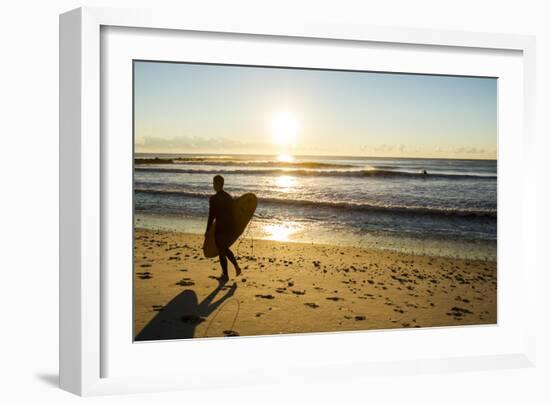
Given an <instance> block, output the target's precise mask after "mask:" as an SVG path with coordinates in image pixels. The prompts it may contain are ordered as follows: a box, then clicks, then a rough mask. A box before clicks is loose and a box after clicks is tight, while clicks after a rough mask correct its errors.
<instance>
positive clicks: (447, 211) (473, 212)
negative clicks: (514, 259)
mask: <svg viewBox="0 0 550 403" xmlns="http://www.w3.org/2000/svg"><path fill="white" fill-rule="evenodd" d="M134 191H135V192H136V193H146V194H157V195H174V196H185V197H192V198H201V199H204V198H208V197H209V196H210V194H208V193H202V192H189V191H185V190H176V189H170V190H158V189H140V188H136V189H134ZM258 200H259V202H260V203H267V204H275V205H283V206H302V207H314V208H319V207H321V208H322V207H324V208H334V209H344V210H348V211H364V212H369V211H374V212H386V213H395V214H413V215H436V216H449V217H486V218H496V216H497V212H496V210H494V209H459V208H439V207H421V206H388V205H377V204H370V203H354V202H342V201H325V200H305V199H283V198H276V197H259V198H258Z"/></svg>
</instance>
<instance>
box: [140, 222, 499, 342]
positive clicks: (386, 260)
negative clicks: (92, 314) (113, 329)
mask: <svg viewBox="0 0 550 403" xmlns="http://www.w3.org/2000/svg"><path fill="white" fill-rule="evenodd" d="M202 240H203V237H202V236H200V235H194V234H184V233H180V232H169V231H156V230H148V229H139V228H138V229H136V231H135V247H134V248H135V250H134V255H135V258H134V262H135V264H134V272H135V273H134V274H135V277H134V297H135V298H134V315H135V316H134V318H135V321H134V334H135V336H136V340H163V339H180V338H190V337H220V336H239V335H240V336H250V335H267V334H281V333H283V334H289V333H304V332H325V331H344V330H369V329H389V328H413V327H430V326H453V325H473V324H494V323H496V319H497V318H496V314H497V295H496V294H497V293H496V288H497V282H496V262H494V261H484V260H468V259H457V258H448V257H431V256H417V255H413V254H405V253H399V252H393V251H384V250H376V249H365V248H356V247H342V246H331V245H316V244H303V243H292V242H276V241H265V240H251V239H244V240H243V241H242V242H240V243H239V241H237V243H236V244H235V245H234V246H233V247H232V250H233V252H234V253H235V255H236V256H237V258H238V260H239V264H240V266H241V268H242V269H243V274H242V275H241V276H239V277H235V271H234V269H233V267H232V266H231V264H229V277H230V281H229V282H227V283H225V284H224V285H222V286H220V285H219V283H218V281H217V280H216V278H215V277H217V276H219V275H220V274H221V269H220V266H219V263H218V259H217V258H215V259H206V258H204V257H203V255H202Z"/></svg>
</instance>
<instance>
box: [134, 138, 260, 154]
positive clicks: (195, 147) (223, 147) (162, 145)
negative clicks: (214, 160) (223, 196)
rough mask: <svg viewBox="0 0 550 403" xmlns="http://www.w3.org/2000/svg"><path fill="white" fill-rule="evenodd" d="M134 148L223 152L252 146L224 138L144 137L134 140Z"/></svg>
mask: <svg viewBox="0 0 550 403" xmlns="http://www.w3.org/2000/svg"><path fill="white" fill-rule="evenodd" d="M136 146H137V148H139V149H141V150H145V151H148V150H151V151H166V152H180V151H185V152H192V151H205V150H209V151H224V152H225V151H227V150H235V149H243V148H249V147H251V146H253V145H251V144H247V143H243V142H241V141H237V140H231V139H227V138H224V137H211V138H205V137H197V136H178V137H169V138H166V137H153V136H146V137H143V138H141V139H139V140H136Z"/></svg>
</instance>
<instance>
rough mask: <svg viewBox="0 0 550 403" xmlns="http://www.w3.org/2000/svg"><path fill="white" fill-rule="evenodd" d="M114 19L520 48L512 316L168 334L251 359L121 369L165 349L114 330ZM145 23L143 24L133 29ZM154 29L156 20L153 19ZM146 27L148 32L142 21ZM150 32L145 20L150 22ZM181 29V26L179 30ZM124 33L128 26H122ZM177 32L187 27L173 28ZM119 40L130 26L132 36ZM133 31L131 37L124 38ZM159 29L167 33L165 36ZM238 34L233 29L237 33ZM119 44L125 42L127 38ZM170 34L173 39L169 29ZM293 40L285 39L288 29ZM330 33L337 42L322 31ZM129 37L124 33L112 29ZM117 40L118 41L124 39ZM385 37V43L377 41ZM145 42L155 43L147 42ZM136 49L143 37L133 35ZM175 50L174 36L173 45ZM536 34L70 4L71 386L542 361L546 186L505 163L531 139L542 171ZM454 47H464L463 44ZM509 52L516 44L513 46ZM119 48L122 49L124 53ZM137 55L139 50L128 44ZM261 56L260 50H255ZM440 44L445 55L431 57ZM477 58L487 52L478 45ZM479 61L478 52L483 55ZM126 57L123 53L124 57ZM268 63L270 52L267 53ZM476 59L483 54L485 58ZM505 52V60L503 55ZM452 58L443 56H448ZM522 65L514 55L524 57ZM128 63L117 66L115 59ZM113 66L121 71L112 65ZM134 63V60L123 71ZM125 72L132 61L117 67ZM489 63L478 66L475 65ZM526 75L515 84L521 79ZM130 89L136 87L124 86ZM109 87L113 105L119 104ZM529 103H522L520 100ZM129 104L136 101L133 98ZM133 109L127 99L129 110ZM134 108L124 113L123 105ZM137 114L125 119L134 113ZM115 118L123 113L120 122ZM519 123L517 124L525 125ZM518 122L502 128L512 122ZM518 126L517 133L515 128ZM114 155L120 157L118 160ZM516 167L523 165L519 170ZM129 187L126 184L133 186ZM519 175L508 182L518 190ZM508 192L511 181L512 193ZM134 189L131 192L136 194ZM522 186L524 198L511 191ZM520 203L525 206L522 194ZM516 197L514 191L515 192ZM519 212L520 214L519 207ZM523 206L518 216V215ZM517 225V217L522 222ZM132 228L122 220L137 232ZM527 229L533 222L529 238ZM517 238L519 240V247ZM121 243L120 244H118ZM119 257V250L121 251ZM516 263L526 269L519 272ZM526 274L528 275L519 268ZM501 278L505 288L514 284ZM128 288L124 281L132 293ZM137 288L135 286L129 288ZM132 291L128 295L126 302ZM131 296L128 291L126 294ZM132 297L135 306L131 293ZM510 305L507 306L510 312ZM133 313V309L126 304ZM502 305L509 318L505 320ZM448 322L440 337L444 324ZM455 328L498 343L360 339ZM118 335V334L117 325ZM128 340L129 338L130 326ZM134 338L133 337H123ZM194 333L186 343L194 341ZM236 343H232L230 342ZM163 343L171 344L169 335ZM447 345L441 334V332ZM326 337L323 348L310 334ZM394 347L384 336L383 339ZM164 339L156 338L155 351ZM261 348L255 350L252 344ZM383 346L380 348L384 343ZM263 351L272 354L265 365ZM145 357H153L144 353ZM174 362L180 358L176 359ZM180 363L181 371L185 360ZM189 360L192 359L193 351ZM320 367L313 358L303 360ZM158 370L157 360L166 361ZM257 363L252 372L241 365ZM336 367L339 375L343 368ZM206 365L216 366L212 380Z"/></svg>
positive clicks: (66, 156) (65, 97)
mask: <svg viewBox="0 0 550 403" xmlns="http://www.w3.org/2000/svg"><path fill="white" fill-rule="evenodd" d="M109 27H117V28H116V29H118V30H122V31H124V30H125V29H126V30H127V31H125V32H123V36H124V35H128V33H129V35H130V36H131V35H132V32H133V31H132V30H137V29H145V30H147V32H145V33H144V35H148V34H149V33H152V32H156V33H159V32H171V33H172V34H173V35H176V37H173V35H172V34H171V35H172V36H171V39H170V41H171V40H178V38H177V32H181V33H185V32H192V33H193V35H194V36H195V37H199V38H200V36H201V35H207V34H211V33H218V36H217V38H218V39H219V38H221V40H222V41H223V40H224V39H223V36H224V35H226V36H228V37H229V36H232V35H233V36H234V35H237V36H239V37H243V38H244V37H247V38H254V40H258V41H261V40H270V41H272V42H273V41H275V42H276V41H283V42H284V41H287V42H288V41H291V42H292V41H294V42H296V43H298V42H299V43H300V44H301V46H308V44H310V43H311V42H310V41H329V42H330V43H328V42H327V44H328V45H327V46H332V47H333V48H335V49H337V48H338V47H343V46H346V44H354V45H358V46H359V50H358V51H359V52H360V51H361V46H362V44H378V45H380V46H386V45H387V46H390V45H391V46H398V47H400V48H403V47H412V48H415V49H416V51H420V52H424V51H426V50H427V51H429V50H430V49H434V50H437V51H441V52H450V53H451V54H452V55H451V57H454V58H458V59H456V60H460V57H462V56H461V53H460V52H462V51H464V52H466V53H468V52H470V53H472V54H477V55H484V54H485V53H491V52H492V53H494V54H500V53H499V52H501V53H502V54H505V53H506V52H511V53H510V54H512V53H513V54H514V57H513V59H514V60H513V61H511V62H510V66H511V68H510V70H508V72H504V73H503V74H505V75H509V78H510V80H508V78H507V80H508V81H509V82H510V86H511V88H512V87H513V88H515V91H516V94H517V95H518V96H519V100H517V99H516V100H515V101H514V102H513V103H510V104H509V105H508V104H507V103H506V102H504V103H505V104H506V105H508V106H506V105H504V106H503V107H508V108H509V109H502V110H500V109H499V111H501V112H502V111H508V112H513V111H514V110H515V111H516V112H517V113H515V114H512V115H517V116H512V117H511V118H510V119H512V120H506V119H507V118H508V114H506V116H502V114H501V116H500V117H499V119H504V120H503V122H505V125H504V126H501V125H500V123H501V121H500V120H499V193H500V192H501V190H502V189H501V186H500V181H501V178H500V176H501V175H506V178H505V179H504V180H506V181H508V180H511V181H514V180H519V181H520V182H521V192H517V190H516V192H515V194H513V193H510V194H509V195H510V196H509V200H510V202H508V201H507V200H508V199H507V200H504V201H503V203H509V204H510V208H512V207H514V203H515V208H516V209H517V210H518V212H517V216H516V217H515V218H514V219H513V220H512V218H511V217H510V218H508V217H504V218H502V217H501V214H500V213H501V198H500V196H499V228H500V227H501V224H503V223H504V224H505V225H504V228H508V230H507V232H505V233H503V232H502V231H501V230H500V229H499V242H501V238H502V241H503V243H502V244H503V245H504V250H502V251H501V249H502V248H500V249H499V261H500V259H501V253H514V254H515V255H514V256H515V258H514V262H515V263H517V267H519V269H518V272H517V273H511V274H510V276H509V277H506V276H505V277H504V278H501V277H499V325H497V326H494V327H469V328H468V329H464V328H460V327H456V328H451V329H433V330H428V329H419V330H404V331H379V332H372V331H370V332H348V334H346V335H301V336H274V337H271V336H268V337H265V336H264V337H255V338H239V339H240V340H236V339H235V340H208V341H206V340H205V341H196V340H191V341H183V342H182V343H178V342H171V343H167V342H164V343H157V346H153V347H147V348H151V349H153V348H155V349H157V350H155V351H156V352H155V355H156V353H158V352H160V349H162V350H163V351H162V352H160V356H161V357H162V354H166V352H167V351H168V352H169V351H175V350H177V349H179V350H182V351H183V350H185V352H186V354H188V356H189V354H194V355H195V356H194V357H193V355H191V356H190V357H191V361H193V360H196V359H197V357H200V356H201V354H204V357H207V356H209V355H210V357H209V358H208V359H209V360H212V359H213V358H212V355H215V354H219V353H220V352H221V351H222V350H221V349H223V348H225V346H227V343H231V349H232V350H234V351H235V354H241V357H242V358H241V360H240V361H241V362H239V363H236V365H240V369H239V370H238V371H237V372H238V373H239V374H241V375H240V376H238V377H234V376H231V375H228V374H223V372H222V371H215V370H214V371H212V369H210V370H209V369H208V368H207V367H206V366H201V365H198V360H197V361H196V362H193V365H194V366H195V370H194V371H193V372H192V373H191V372H189V371H187V372H186V370H185V368H184V365H182V364H179V363H178V362H177V361H176V363H175V364H174V363H167V362H164V365H163V368H168V369H167V370H166V371H160V370H159V374H158V375H154V374H152V373H148V372H139V371H137V372H132V371H130V368H125V367H124V366H119V367H118V370H116V371H115V370H111V369H110V368H108V365H107V364H106V362H108V361H109V360H113V359H112V358H110V357H111V356H113V357H114V356H115V355H116V354H115V353H113V351H125V353H124V354H126V355H121V354H118V356H117V358H116V359H118V360H119V361H128V362H131V355H132V354H144V356H150V355H151V354H152V353H151V352H148V351H143V350H144V349H145V348H143V347H141V348H140V349H141V350H140V351H137V350H136V349H135V348H134V347H132V348H133V350H132V348H130V347H131V345H132V343H131V340H130V339H128V340H127V341H128V343H129V345H128V346H126V347H128V349H127V350H126V349H125V348H123V346H121V345H117V344H113V343H114V342H113V340H114V339H113V338H112V337H111V335H109V332H108V331H107V330H106V329H105V327H106V326H108V325H111V324H112V323H113V322H112V320H111V321H110V320H108V319H106V318H108V317H109V316H110V315H111V316H112V314H111V308H112V305H110V304H112V303H113V302H112V300H113V298H112V297H109V296H110V295H111V294H110V293H112V292H113V288H112V287H113V286H112V285H109V287H107V286H106V282H105V281H106V279H109V278H110V277H109V273H108V272H106V271H105V270H106V269H105V268H106V267H108V261H107V259H108V258H107V256H108V253H107V252H108V251H109V245H108V244H107V243H106V241H105V236H104V235H105V233H104V231H105V228H106V227H109V225H110V224H109V223H110V221H109V220H111V219H113V218H112V217H113V216H112V215H108V214H106V211H109V208H110V207H108V206H109V203H110V201H109V200H110V199H109V197H110V196H109V192H111V191H112V188H111V187H110V186H109V181H110V180H111V179H110V178H111V177H114V176H113V175H112V174H113V172H114V171H110V170H112V169H116V168H113V164H112V160H111V158H113V153H114V154H115V157H116V150H117V149H119V148H118V147H123V146H124V142H122V143H120V142H119V143H117V144H118V145H117V144H115V143H114V142H112V141H111V140H112V139H113V138H114V136H113V135H108V136H107V137H105V133H111V132H110V124H112V123H109V122H106V120H108V119H106V116H107V115H108V114H109V111H108V110H107V111H106V110H104V109H103V108H105V99H104V98H103V97H104V96H105V94H109V91H110V88H109V87H110V85H111V84H110V82H109V81H108V80H107V81H105V80H102V74H103V73H104V71H103V70H102V69H103V68H104V65H103V64H102V63H103V62H104V61H102V60H101V59H102V57H105V56H107V57H110V54H109V53H108V52H107V53H105V51H104V49H102V47H105V45H106V43H105V42H102V41H103V40H104V38H102V31H105V30H107V31H108V30H109ZM128 30H130V31H132V32H130V31H128ZM152 30H155V31H152ZM135 32H137V31H135ZM142 32H143V31H142ZM174 33H175V34H174ZM115 34H116V33H115ZM174 38H175V39H174ZM119 40H120V38H119ZM123 40H126V39H123ZM161 40H162V39H161V38H160V37H158V38H157V39H154V38H153V39H151V41H153V42H152V43H154V41H161ZM228 40H229V39H228ZM119 43H120V42H119ZM159 43H160V42H159ZM285 43H286V42H285ZM323 43H325V42H323ZM111 44H115V45H116V41H113V42H109V46H111ZM115 45H113V46H115ZM378 45H377V46H378ZM143 46H144V48H145V47H146V45H145V44H143ZM128 48H131V47H128ZM160 48H163V49H165V48H166V47H165V46H160ZM534 49H535V42H534V38H533V37H530V36H520V35H505V34H488V33H468V32H455V31H443V30H435V31H430V30H417V29H408V28H382V27H367V26H357V25H346V24H341V23H338V24H335V23H330V22H321V21H307V22H305V23H303V24H300V25H296V24H292V23H283V22H281V21H270V20H269V19H266V20H261V21H260V20H254V21H248V20H246V19H244V18H243V19H241V20H238V21H236V20H231V21H211V20H208V19H204V18H195V17H194V16H192V15H188V16H182V15H173V14H170V13H168V12H166V13H159V12H153V11H150V10H116V9H103V8H80V9H77V10H73V11H69V12H68V13H65V14H62V15H61V16H60V385H61V387H62V388H63V389H65V390H68V391H70V392H73V393H76V394H79V395H97V394H113V393H130V392H132V393H135V392H141V391H143V392H145V391H161V390H175V389H186V388H196V387H212V386H225V385H229V384H233V385H234V384H237V385H242V386H244V385H254V384H258V383H271V382H296V381H304V380H307V379H314V380H325V379H326V380H329V379H345V378H348V377H351V378H356V377H358V376H369V375H372V374H380V373H384V374H389V375H398V374H412V373H418V372H423V373H426V372H441V371H467V370H479V369H493V368H494V369H497V368H513V367H514V368H517V367H527V366H532V365H534V362H535V346H534V338H535V335H534V328H535V327H534V320H532V318H530V317H529V316H528V315H523V316H522V319H521V321H519V320H516V319H517V318H518V317H519V316H520V315H521V311H520V309H523V312H534V311H535V309H534V305H535V292H534V291H535V288H536V270H537V266H536V262H535V260H534V256H535V255H536V254H535V253H534V251H533V248H534V247H535V246H534V245H535V244H536V242H532V241H533V239H532V238H533V237H534V235H533V234H535V233H536V231H535V222H536V217H535V209H534V199H535V197H534V194H535V181H534V179H533V177H530V176H525V175H521V173H516V174H514V173H513V170H512V169H511V168H512V167H511V166H508V165H507V164H504V165H501V161H500V158H501V157H503V158H504V159H505V160H507V159H508V156H509V155H510V152H511V151H512V150H514V149H515V150H520V151H518V152H521V159H522V166H523V167H524V170H527V171H529V170H530V168H529V167H533V169H534V163H535V162H534V161H535V160H534V158H532V156H533V155H534V152H535V144H534V133H533V119H534V90H535V73H534V68H535V63H534V57H535V55H534V52H535V50H534ZM453 52H454V53H453ZM506 54H507V53H506ZM112 57H113V58H114V56H112ZM125 57H127V58H131V57H132V55H131V54H130V53H128V54H127V55H126V56H125ZM254 57H256V58H258V57H260V56H259V55H258V54H256V55H254V56H253V57H252V58H254ZM432 57H433V56H432ZM473 57H475V55H474V56H473ZM472 60H474V59H472ZM117 63H118V64H121V63H123V62H117ZM263 63H264V64H269V63H270V62H269V61H264V62H263ZM474 64H475V63H474ZM503 64H506V63H503ZM441 66H444V65H441ZM514 66H515V67H514ZM115 67H116V66H115ZM412 68H415V67H400V66H399V65H397V66H395V69H396V70H398V71H407V70H409V69H412ZM438 68H440V69H444V67H437V65H436V64H434V67H433V69H432V70H430V71H428V70H425V69H423V70H422V71H425V72H428V73H438V72H439V73H444V74H447V73H452V74H459V72H460V71H462V72H463V74H470V73H471V72H472V71H473V70H472V69H480V70H479V71H483V69H484V68H485V67H483V66H482V65H480V66H477V67H476V66H473V65H472V66H470V67H468V66H466V65H460V62H459V64H458V66H454V67H453V68H452V69H451V70H449V71H438V70H437V69H438ZM109 71H111V70H109ZM122 72H124V71H123V70H122ZM109 74H111V73H109ZM117 74H119V73H117ZM472 75H476V73H475V72H474V73H472ZM514 83H515V84H514ZM118 94H124V93H123V92H121V91H119V92H118ZM107 99H108V100H109V102H110V103H109V105H114V104H113V103H112V102H111V98H109V97H108V98H107ZM518 106H521V108H520V109H521V110H517V108H518ZM121 110H122V111H123V113H122V115H123V116H124V105H123V106H122V109H121ZM126 112H127V111H126ZM121 119H122V120H124V118H121ZM128 123H129V122H126V124H128ZM115 124H116V122H115ZM512 129H517V130H512ZM503 133H505V135H504V136H503V135H502V134H503ZM513 133H516V134H513ZM110 161H111V162H110ZM513 175H517V177H514V176H513ZM122 189H124V187H122ZM506 189H508V188H507V187H505V188H504V191H505V192H506ZM500 194H502V193H500ZM128 196H130V195H128ZM512 199H513V200H512ZM517 203H520V204H519V206H520V207H518V204H517ZM503 207H504V208H505V210H504V211H511V210H506V204H503ZM508 216H509V215H508ZM503 219H507V220H508V219H510V222H511V224H510V225H507V221H506V222H503V221H502V220H503ZM514 226H515V227H514ZM514 228H515V229H517V230H518V231H519V232H518V234H517V235H514V236H511V235H510V234H509V233H510V232H511V229H514ZM130 230H131V227H130V228H126V229H125V230H124V228H123V229H122V231H123V232H124V231H130ZM526 234H531V235H530V238H529V240H528V239H527V236H526ZM509 246H512V248H515V249H516V250H515V251H511V250H510V249H511V248H509ZM109 253H111V252H109ZM109 259H110V258H109ZM514 276H515V277H514ZM518 280H519V281H518ZM512 283H514V284H515V287H516V288H517V291H516V290H515V291H514V292H517V293H518V294H514V295H513V296H510V294H509V293H504V294H502V293H501V289H504V290H508V289H510V288H507V287H508V286H509V285H510V284H512ZM501 285H502V287H501ZM124 295H125V294H124ZM518 295H519V296H521V298H522V304H521V306H519V307H518V308H516V312H515V313H514V314H513V315H511V316H510V318H509V320H508V318H507V317H506V315H507V310H508V309H509V307H510V304H508V303H507V300H508V299H510V298H512V297H514V296H515V297H517V296H518ZM122 299H124V298H122ZM127 302H128V301H126V303H127ZM117 303H118V302H117ZM121 306H122V305H121ZM503 309H506V310H505V311H504V312H503V311H502V310H503ZM127 314H128V315H131V312H128V313H127ZM500 318H504V319H503V320H504V322H501V320H500ZM438 335H439V336H438ZM437 337H442V338H443V337H445V338H447V339H446V340H452V338H455V339H458V340H465V343H468V342H469V341H471V340H474V339H476V338H477V337H482V338H483V337H484V338H486V340H491V338H493V339H494V340H495V343H494V345H495V348H494V349H492V350H484V348H486V346H487V345H486V344H483V343H480V346H479V348H469V347H468V348H465V349H462V350H460V349H456V350H451V349H449V350H448V351H445V349H444V348H442V349H440V350H437V351H436V350H433V351H428V350H425V351H424V350H422V348H420V349H419V351H420V352H419V353H418V354H417V355H414V356H413V355H410V356H400V355H399V354H400V351H397V352H396V354H395V355H394V356H383V355H382V356H376V357H375V356H374V355H371V356H370V357H367V356H366V354H367V353H366V352H365V353H356V354H355V355H353V354H354V353H353V351H355V350H353V349H350V348H349V346H353V345H356V346H357V345H360V344H361V343H362V342H364V341H365V340H367V338H368V342H369V344H371V345H372V343H373V342H375V343H380V344H379V345H380V346H383V344H384V343H385V342H386V341H384V339H386V340H387V339H395V340H396V341H399V340H401V341H402V340H405V339H410V340H412V342H414V343H426V340H429V341H428V344H429V343H431V342H432V341H433V340H434V338H437ZM115 338H116V335H115ZM119 339H120V338H119ZM122 339H123V338H122ZM184 343H186V344H184ZM224 343H225V344H224ZM161 344H162V345H161ZM435 344H437V343H435ZM289 346H291V347H290V348H291V349H294V350H295V351H297V352H301V354H297V355H296V358H295V359H294V360H287V361H285V362H283V361H281V362H278V361H277V356H278V354H279V351H280V349H281V348H289ZM309 346H313V347H309ZM319 348H325V349H326V350H327V352H326V355H324V356H323V357H318V355H317V356H316V355H315V351H318V349H319ZM336 350H338V355H345V356H346V357H347V358H346V359H344V360H339V359H338V357H337V356H336V354H331V351H336ZM379 350H380V351H381V352H382V353H383V352H384V348H381V349H380V348H379ZM151 351H153V350H151ZM246 351H249V352H251V353H250V354H247V355H246V356H243V355H242V354H243V352H246ZM371 353H372V351H371ZM262 360H263V361H264V363H263V364H262ZM144 362H145V361H144ZM167 364H170V365H167ZM178 366H180V367H181V368H180V369H181V370H180V371H179V373H178V372H176V370H177V369H178ZM187 366H189V364H188V363H187ZM304 368H307V371H304ZM153 372H154V371H153ZM243 373H246V376H242V374H243ZM335 374H336V375H335ZM206 375H208V379H207V380H205V377H206Z"/></svg>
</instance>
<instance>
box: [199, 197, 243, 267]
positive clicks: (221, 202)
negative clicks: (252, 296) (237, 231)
mask: <svg viewBox="0 0 550 403" xmlns="http://www.w3.org/2000/svg"><path fill="white" fill-rule="evenodd" d="M214 220H216V228H215V230H214V240H215V242H216V248H217V249H218V255H219V256H220V265H221V266H222V271H223V275H224V276H227V259H229V260H230V261H231V263H233V265H235V267H236V266H237V260H236V259H235V255H233V252H231V250H230V249H229V242H230V241H231V240H230V236H231V232H232V231H233V228H234V225H235V224H234V217H233V198H232V197H231V195H230V194H229V193H227V192H225V191H224V190H220V191H219V192H218V193H216V194H215V195H213V196H210V211H209V214H208V224H207V225H206V232H208V230H209V229H210V226H211V225H212V223H213V222H214Z"/></svg>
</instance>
